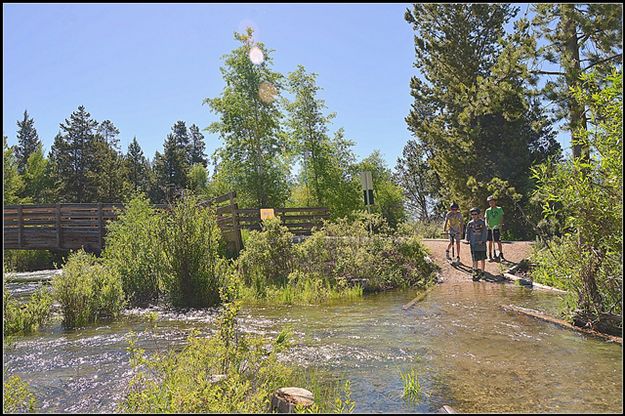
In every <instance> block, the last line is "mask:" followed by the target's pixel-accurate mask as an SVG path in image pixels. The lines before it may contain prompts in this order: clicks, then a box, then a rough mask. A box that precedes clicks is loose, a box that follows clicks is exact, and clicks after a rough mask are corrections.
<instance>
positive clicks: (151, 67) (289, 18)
mask: <svg viewBox="0 0 625 416" xmlns="http://www.w3.org/2000/svg"><path fill="white" fill-rule="evenodd" d="M520 6H521V5H520ZM408 7H410V5H409V4H407V3H395V4H389V3H381V4H371V3H367V4H331V3H330V4H162V3H161V4H6V3H4V4H3V48H2V50H3V71H2V81H3V96H2V103H3V113H2V118H3V123H2V125H3V127H2V129H3V134H4V135H6V136H8V142H9V145H13V144H17V139H16V132H17V124H16V123H17V121H18V120H22V119H23V113H24V110H28V113H29V115H30V116H31V117H32V118H33V119H34V121H35V128H36V129H37V132H38V134H39V138H40V139H41V140H42V142H43V144H44V148H45V151H46V152H48V151H49V150H50V147H51V145H52V143H53V140H54V136H55V135H56V134H57V133H58V132H59V130H60V129H59V124H60V123H62V122H64V120H65V119H68V118H69V117H70V115H71V113H72V112H73V111H76V110H77V108H78V106H80V105H83V106H85V108H86V110H87V111H88V112H89V113H90V114H91V116H92V118H93V119H95V120H97V121H98V122H101V121H104V120H111V121H112V122H113V123H114V124H115V126H117V128H118V129H119V130H120V135H119V139H120V145H121V149H122V150H123V151H124V152H125V151H126V150H127V147H128V144H129V143H130V142H131V141H132V139H133V137H136V138H137V141H138V142H139V144H140V145H141V148H142V149H143V151H144V154H145V155H146V156H147V157H148V158H150V159H153V158H154V154H155V152H156V151H159V152H160V151H162V148H163V143H164V141H165V138H166V136H167V134H168V133H170V132H171V128H172V126H173V125H174V123H176V121H179V120H182V121H185V122H186V125H187V126H191V125H192V124H195V125H197V126H198V127H199V128H200V130H203V129H204V128H206V127H207V126H208V125H209V124H210V123H211V122H213V121H217V120H218V115H217V114H215V113H212V112H211V111H210V109H209V108H208V106H207V105H203V104H202V102H203V100H204V99H206V98H215V97H218V96H219V95H220V94H221V92H222V90H223V88H224V81H223V78H222V76H221V73H220V70H219V68H220V66H222V65H223V60H222V57H223V56H224V55H225V54H228V53H230V52H231V51H232V50H233V49H235V48H237V47H238V46H239V45H240V43H239V42H238V41H236V40H235V39H234V32H243V31H244V30H245V28H246V27H247V26H252V27H253V28H254V31H255V36H254V37H255V39H256V40H258V41H260V42H263V43H264V44H265V46H266V47H268V48H269V49H272V50H273V52H272V54H271V57H272V59H273V65H272V69H273V70H274V71H277V72H280V73H282V74H284V75H286V74H288V73H289V72H292V71H294V70H295V69H296V67H297V65H300V64H301V65H303V66H304V67H305V68H306V70H307V71H308V72H314V73H316V74H317V75H318V77H317V84H318V86H319V87H321V88H322V90H321V91H320V93H319V98H321V99H323V100H325V103H326V106H327V112H335V113H336V118H335V119H334V120H333V122H332V125H331V126H330V132H331V133H332V132H334V131H336V130H338V129H339V128H344V129H345V137H346V138H348V139H351V140H353V141H354V142H355V146H354V152H355V153H356V155H357V156H358V158H359V159H361V158H364V157H366V156H368V155H369V154H370V153H371V152H372V151H374V150H376V149H378V150H380V151H381V153H382V156H383V157H384V159H385V160H386V162H387V166H388V167H389V168H394V166H395V164H396V161H397V158H398V157H399V156H400V155H401V152H402V149H403V147H404V145H405V144H406V142H407V141H408V140H409V139H410V138H411V135H410V132H409V131H408V130H407V127H406V122H405V121H404V118H405V117H406V116H407V114H408V113H409V111H410V105H411V103H412V97H411V96H410V89H409V82H410V78H411V76H413V75H416V69H415V68H414V66H413V64H414V44H413V34H414V32H413V31H412V28H411V27H410V25H409V24H408V23H407V22H406V21H405V20H404V17H403V16H404V12H405V10H406V8H408ZM524 10H525V8H523V9H522V10H521V13H523V12H524ZM203 134H204V137H205V142H206V148H207V154H208V155H211V154H212V153H213V151H214V150H215V149H216V148H217V147H219V146H220V145H221V144H222V142H221V140H220V139H219V137H218V136H217V135H216V134H212V133H208V132H203ZM558 140H559V141H560V142H561V143H562V144H563V146H564V147H568V144H567V143H566V142H567V141H568V137H566V136H564V135H559V136H558Z"/></svg>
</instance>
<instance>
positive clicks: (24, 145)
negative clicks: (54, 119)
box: [15, 110, 42, 173]
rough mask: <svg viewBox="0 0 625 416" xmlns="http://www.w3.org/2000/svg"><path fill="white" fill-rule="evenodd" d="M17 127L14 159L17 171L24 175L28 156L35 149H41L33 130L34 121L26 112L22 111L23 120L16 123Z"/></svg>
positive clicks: (35, 131) (37, 136) (35, 130)
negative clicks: (15, 159)
mask: <svg viewBox="0 0 625 416" xmlns="http://www.w3.org/2000/svg"><path fill="white" fill-rule="evenodd" d="M17 127H18V130H17V147H16V149H15V157H16V158H17V165H18V171H19V172H20V173H24V171H25V170H26V164H27V163H28V159H29V157H30V155H31V154H32V153H33V152H35V151H36V150H37V148H41V146H42V143H41V140H39V135H38V134H37V129H35V120H33V119H32V117H29V116H28V111H26V110H24V118H23V119H22V121H18V122H17Z"/></svg>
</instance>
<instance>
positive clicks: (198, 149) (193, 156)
mask: <svg viewBox="0 0 625 416" xmlns="http://www.w3.org/2000/svg"><path fill="white" fill-rule="evenodd" d="M189 136H190V145H191V152H190V157H189V163H190V164H191V165H195V164H196V163H199V164H200V165H202V166H204V167H206V166H207V165H208V158H207V157H206V145H205V144H204V135H203V134H202V133H201V132H200V129H199V128H198V126H196V125H195V124H192V125H191V127H189Z"/></svg>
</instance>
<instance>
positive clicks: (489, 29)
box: [405, 4, 560, 235]
mask: <svg viewBox="0 0 625 416" xmlns="http://www.w3.org/2000/svg"><path fill="white" fill-rule="evenodd" d="M517 12H518V9H517V8H514V6H511V5H508V4H455V5H451V6H450V5H446V4H415V5H414V6H413V10H412V11H407V12H406V16H405V17H406V20H407V21H408V22H409V23H411V25H412V26H413V29H414V30H415V32H416V33H415V35H416V36H415V52H416V61H415V66H416V67H417V68H418V69H419V71H420V72H421V75H422V77H417V76H415V77H413V78H412V80H411V94H412V95H413V97H414V102H413V105H412V110H411V112H410V114H409V115H408V117H407V118H406V121H407V123H408V128H409V130H410V131H411V132H412V133H413V134H414V135H415V137H416V138H417V139H418V141H419V144H420V145H421V146H422V147H423V151H424V153H425V155H427V161H428V164H429V166H430V168H431V169H432V170H433V171H434V172H435V173H436V175H437V176H438V178H439V179H440V182H441V187H440V193H441V197H442V200H444V201H446V203H450V202H452V201H455V202H457V203H458V204H459V205H460V207H461V209H467V210H468V209H469V208H470V207H472V206H478V207H484V206H485V202H486V201H485V198H486V196H488V184H489V182H491V180H492V179H493V178H499V179H501V180H503V181H506V182H507V183H509V186H510V187H513V188H514V189H515V190H516V192H518V193H519V194H521V195H525V194H527V193H529V192H530V191H531V190H532V189H533V183H532V182H531V181H529V180H528V178H529V176H530V171H529V169H530V167H531V166H532V165H534V164H536V163H540V162H542V161H543V160H544V159H545V158H546V157H547V156H549V155H557V154H558V153H559V151H560V148H559V145H558V143H557V142H556V141H555V134H554V132H553V131H551V128H550V125H549V120H548V119H547V118H546V117H545V116H544V114H543V109H542V107H541V106H540V103H539V102H538V101H537V100H535V99H532V97H531V94H530V92H529V90H528V88H529V87H528V85H527V84H528V82H527V81H528V80H527V78H528V72H529V71H528V69H527V66H526V65H525V64H524V63H523V60H524V58H525V55H524V53H526V51H527V48H528V47H529V46H528V42H529V41H528V40H527V36H526V34H525V33H524V32H523V31H522V30H521V28H519V31H518V32H516V33H513V34H511V35H508V36H505V31H504V27H505V24H506V23H507V22H509V21H510V19H512V18H513V17H514V16H515V15H516V13H517ZM527 203H528V201H527V200H522V201H520V204H521V206H524V205H525V204H527ZM504 209H506V213H507V214H513V215H511V216H509V218H516V216H518V215H519V214H518V213H513V212H512V211H511V210H512V209H513V207H507V206H506V207H504ZM463 213H464V211H463ZM509 225H510V226H512V227H514V228H512V229H511V230H512V232H513V234H519V235H520V234H521V233H522V232H524V231H525V230H526V228H527V227H525V226H524V225H523V224H522V223H516V222H511V223H510V224H509Z"/></svg>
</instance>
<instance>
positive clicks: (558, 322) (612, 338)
mask: <svg viewBox="0 0 625 416" xmlns="http://www.w3.org/2000/svg"><path fill="white" fill-rule="evenodd" d="M501 308H502V309H503V310H505V311H507V312H516V313H520V314H523V315H527V316H531V317H532V318H536V319H540V320H542V321H545V322H550V323H552V324H555V325H558V326H560V327H562V328H567V329H571V330H573V331H577V332H581V333H584V334H586V335H590V336H594V337H597V338H601V339H603V340H605V341H609V342H615V343H617V344H619V345H623V338H621V337H617V336H614V335H607V334H602V333H601V332H598V331H594V330H592V329H588V328H581V327H579V326H575V325H572V324H570V323H569V322H566V321H564V320H562V319H558V318H554V317H553V316H549V315H545V314H544V313H542V312H540V311H536V310H533V309H528V308H522V307H520V306H516V305H501Z"/></svg>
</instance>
